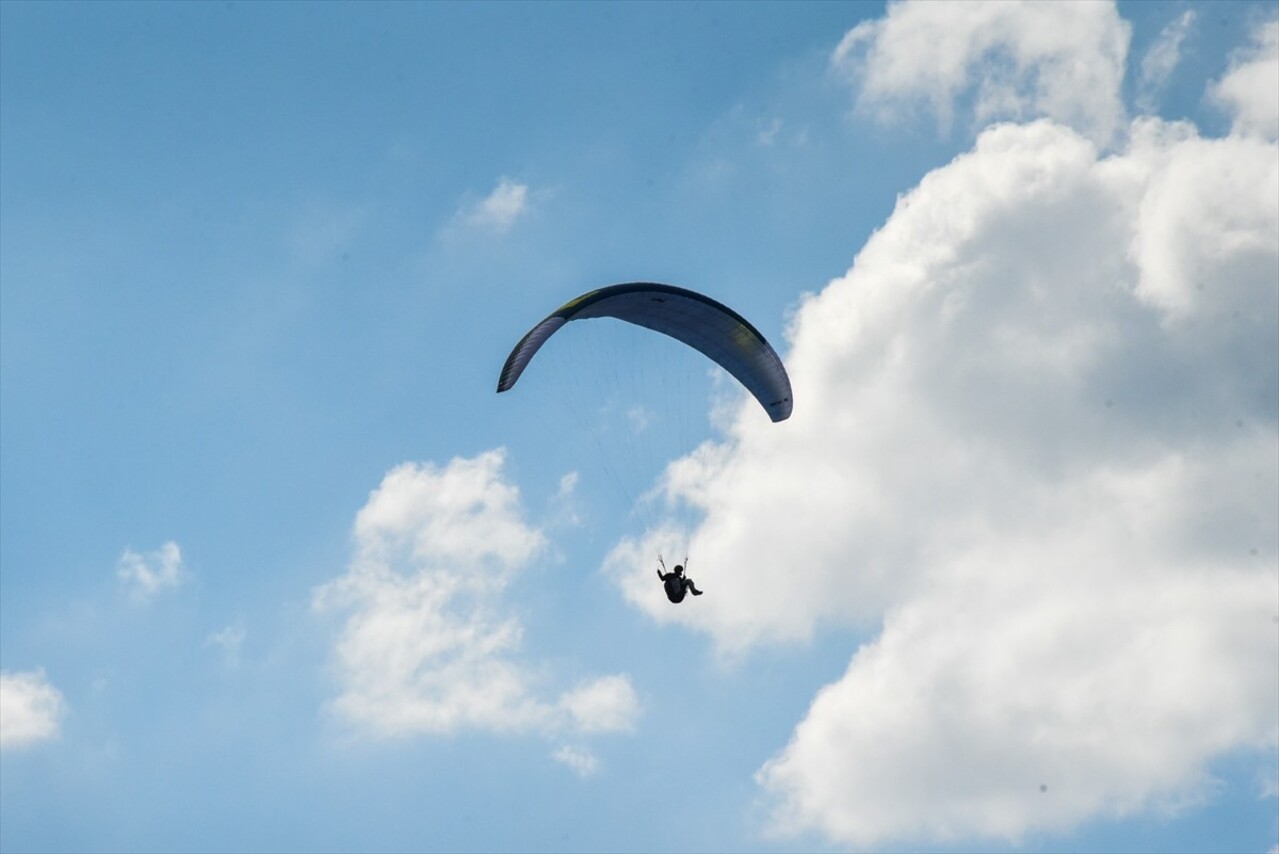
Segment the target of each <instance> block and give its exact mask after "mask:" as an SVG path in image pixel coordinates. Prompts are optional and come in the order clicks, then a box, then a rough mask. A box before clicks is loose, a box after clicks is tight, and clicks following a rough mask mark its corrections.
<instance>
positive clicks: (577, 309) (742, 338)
mask: <svg viewBox="0 0 1279 854" xmlns="http://www.w3.org/2000/svg"><path fill="white" fill-rule="evenodd" d="M596 317H614V318H617V319H618V320H624V321H626V322H627V323H633V324H635V325H637V326H643V327H646V328H648V329H652V330H653V331H654V332H660V333H662V334H663V335H668V336H670V337H671V338H674V339H675V340H677V341H682V342H683V343H685V344H687V345H688V346H690V347H692V348H693V349H695V350H698V351H699V352H701V353H702V354H704V355H705V356H707V357H708V358H710V359H711V360H712V361H714V362H715V363H716V364H718V365H719V366H720V367H722V368H723V369H724V370H726V371H727V372H728V373H729V374H730V375H732V376H733V378H734V379H736V380H737V381H738V382H739V383H741V384H742V385H743V386H745V388H746V390H747V391H749V392H750V393H751V394H752V395H753V396H754V397H755V399H756V400H757V401H759V405H760V406H762V407H764V411H765V412H767V413H768V417H769V418H771V419H773V421H785V420H786V419H787V418H789V417H790V415H791V407H792V400H791V386H790V377H788V376H787V375H786V368H785V366H783V365H782V360H781V359H780V358H779V357H778V355H777V353H776V351H774V350H773V348H772V346H771V345H769V343H768V342H767V341H766V340H764V336H763V335H761V334H760V333H759V330H758V329H756V328H755V327H754V326H752V325H751V324H750V322H749V321H747V320H746V318H744V317H742V316H741V315H740V314H738V313H737V312H735V311H733V310H732V309H731V308H729V307H728V306H726V305H724V304H723V303H720V302H716V301H715V300H713V299H711V298H710V297H708V296H705V295H704V294H699V293H697V292H696V291H690V290H687V289H685V288H678V287H675V286H674V285H663V284H658V283H655V282H631V283H629V284H623V285H612V286H610V287H606V288H600V289H598V290H594V291H588V292H587V293H584V294H582V295H581V296H579V297H577V298H576V299H571V300H569V301H568V302H566V303H564V305H562V306H560V307H559V308H558V309H556V310H555V311H554V312H552V313H551V314H550V315H549V316H547V317H546V319H544V320H543V321H542V322H541V323H538V324H537V325H536V326H534V327H533V328H532V329H530V330H529V331H528V332H527V333H525V335H524V337H523V338H521V339H520V341H519V343H518V344H516V345H515V349H513V350H512V351H511V355H510V356H509V357H507V359H506V364H504V365H503V366H502V373H501V376H500V377H499V378H498V382H497V390H498V392H499V393H500V392H504V391H507V390H509V389H510V388H511V387H512V386H514V385H515V383H516V381H517V380H519V378H520V374H522V373H523V372H524V369H525V368H527V367H528V364H529V362H530V361H532V359H533V356H534V355H536V353H537V351H538V350H539V349H540V348H541V346H542V345H543V344H545V343H546V340H547V339H548V338H550V337H551V336H552V335H554V334H555V333H556V332H558V331H559V329H560V328H561V327H563V326H564V325H565V324H566V323H568V322H569V321H573V320H586V319H589V318H596Z"/></svg>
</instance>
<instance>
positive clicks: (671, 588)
mask: <svg viewBox="0 0 1279 854" xmlns="http://www.w3.org/2000/svg"><path fill="white" fill-rule="evenodd" d="M599 317H612V318H616V319H617V320H623V321H626V322H627V323H631V324H634V325H636V326H640V327H644V328H647V329H651V330H653V331H654V332H660V333H662V334H663V335H666V336H669V337H671V338H674V339H675V340H676V341H680V342H683V343H684V344H687V345H688V346H689V347H692V348H693V349H694V350H697V351H698V352H700V353H702V354H703V355H705V356H706V357H707V358H709V359H711V360H712V361H713V362H715V363H716V364H717V365H719V366H720V367H721V368H723V369H724V370H725V371H727V372H728V374H729V375H731V376H732V377H733V378H734V379H736V380H737V381H738V382H739V383H741V385H742V386H744V387H745V388H746V390H747V391H748V392H750V393H751V395H752V396H753V397H754V398H755V400H756V401H758V402H759V405H760V406H762V407H763V408H764V411H765V412H766V413H768V417H769V418H771V419H772V420H773V421H774V422H778V421H785V420H786V419H787V418H789V417H790V416H791V410H792V407H793V401H792V399H791V385H790V377H789V376H787V374H786V368H785V366H784V365H783V364H782V360H781V358H780V357H778V355H777V352H776V351H775V350H773V348H772V346H771V345H770V344H769V343H768V341H766V340H765V339H764V336H763V335H761V334H760V332H759V330H758V329H756V328H755V327H754V326H752V325H751V324H750V322H749V321H748V320H746V318H744V317H742V316H741V315H740V314H738V313H737V312H735V311H733V310H732V309H731V308H729V307H728V306H726V305H724V304H723V303H720V302H717V301H716V300H714V299H711V298H710V297H708V296H706V295H705V294H699V293H697V292H696V291H690V290H687V289H686V288H679V287H676V286H674V285H663V284H659V283H656V282H631V283H628V284H621V285H611V286H609V287H605V288H599V289H598V290H593V291H588V292H586V293H584V294H582V295H581V296H579V297H576V298H575V299H571V300H569V301H568V302H566V303H564V305H562V306H560V307H559V308H557V309H556V310H555V311H553V312H551V314H550V315H548V316H547V317H546V318H545V319H544V320H542V321H541V322H540V323H538V324H537V325H536V326H534V327H533V328H532V329H530V330H529V331H528V332H526V333H525V334H524V337H523V338H521V339H520V340H519V342H518V343H517V344H516V345H515V348H514V349H513V350H511V354H510V355H509V356H508V357H507V359H506V363H505V364H503V365H502V373H501V375H500V376H499V377H498V381H497V390H498V392H499V393H501V392H504V391H509V390H510V389H511V388H512V387H514V385H515V383H516V382H517V381H518V380H519V378H520V375H521V374H523V373H524V370H525V369H526V368H527V367H528V366H529V363H530V362H531V361H532V360H533V357H534V356H535V355H536V354H537V352H538V350H539V349H541V347H542V345H543V344H545V343H546V342H547V340H548V339H549V338H550V337H551V336H552V335H554V334H555V333H556V332H558V331H559V330H560V329H561V328H562V327H564V326H565V325H566V324H568V323H569V322H570V321H574V320H588V319H591V318H599ZM658 562H659V563H660V564H661V569H659V570H658V571H657V577H658V578H659V579H660V580H661V581H662V584H663V586H664V587H665V590H666V597H667V598H668V599H669V600H670V601H671V602H672V603H676V604H678V603H680V602H683V601H684V597H685V595H686V594H687V593H689V592H691V593H692V594H693V595H694V596H701V595H702V591H701V590H698V589H697V587H696V586H695V585H694V584H693V581H692V579H690V578H688V577H686V576H685V575H684V568H685V566H686V565H687V563H688V559H687V558H685V559H684V564H682V565H677V566H676V567H675V570H674V571H673V572H666V571H665V570H666V564H665V563H664V562H662V558H661V556H660V555H659V556H658Z"/></svg>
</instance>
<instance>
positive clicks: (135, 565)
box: [116, 541, 185, 602]
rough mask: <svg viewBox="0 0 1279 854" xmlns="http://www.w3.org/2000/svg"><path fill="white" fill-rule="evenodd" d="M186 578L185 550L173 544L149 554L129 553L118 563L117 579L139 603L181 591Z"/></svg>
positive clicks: (131, 551) (123, 555) (125, 553)
mask: <svg viewBox="0 0 1279 854" xmlns="http://www.w3.org/2000/svg"><path fill="white" fill-rule="evenodd" d="M184 577H185V573H184V571H183V568H182V550H181V549H179V548H178V544H177V543H175V542H173V541H169V542H167V543H165V544H164V545H162V546H160V548H159V549H158V550H156V551H154V552H148V553H146V554H140V553H138V552H135V551H133V550H132V549H125V550H124V554H122V555H120V560H119V561H118V562H117V563H116V578H118V579H120V582H121V583H122V584H124V585H125V587H127V588H128V590H129V595H130V596H131V597H132V598H133V599H134V601H137V602H146V601H149V600H150V599H152V598H153V597H155V596H156V594H158V593H160V592H161V591H164V590H169V589H172V588H175V587H177V586H178V585H179V584H181V583H182V581H183V579H184Z"/></svg>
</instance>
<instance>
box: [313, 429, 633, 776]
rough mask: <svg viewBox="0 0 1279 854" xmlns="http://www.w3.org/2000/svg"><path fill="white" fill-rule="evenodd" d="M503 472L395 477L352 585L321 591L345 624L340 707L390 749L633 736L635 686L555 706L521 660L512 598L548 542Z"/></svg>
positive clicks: (359, 535)
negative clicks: (485, 737)
mask: <svg viewBox="0 0 1279 854" xmlns="http://www.w3.org/2000/svg"><path fill="white" fill-rule="evenodd" d="M504 461H505V452H504V451H501V450H496V451H490V452H487V453H484V454H481V455H479V456H477V457H474V458H469V459H463V458H458V459H454V460H452V461H451V462H450V463H448V464H447V465H445V466H443V467H438V466H434V465H430V464H411V463H409V464H404V465H401V466H398V467H397V468H395V469H393V470H392V471H390V472H389V473H388V474H387V475H386V477H385V478H384V479H383V481H382V484H381V485H380V486H379V487H378V488H377V489H376V490H375V491H374V492H373V494H372V495H371V496H370V497H369V500H368V502H367V503H366V504H365V506H364V507H363V508H362V509H361V510H360V512H359V514H358V516H357V517H356V522H355V534H354V536H355V556H354V558H353V560H352V561H351V564H350V566H349V568H348V570H347V572H346V574H345V575H343V576H342V577H340V578H338V579H336V580H334V581H332V582H330V583H328V584H325V585H324V586H322V587H320V588H318V589H317V590H316V591H315V596H314V603H315V606H316V608H317V609H319V610H321V611H340V612H346V613H348V614H349V616H348V617H347V619H346V623H345V626H344V628H343V629H342V632H341V635H340V637H339V639H338V642H337V647H336V650H335V669H336V675H337V677H338V680H339V683H340V693H339V695H338V696H337V697H336V699H334V700H333V704H332V705H333V708H334V710H335V711H336V712H337V713H338V714H339V715H340V716H341V717H343V718H344V719H346V720H347V721H349V722H350V723H352V724H354V725H356V726H357V727H359V728H361V729H363V730H365V731H367V732H370V733H372V734H374V735H378V736H383V737H386V736H403V735H413V734H432V733H434V734H441V733H451V732H456V731H459V730H463V729H470V730H488V731H498V732H502V731H505V732H536V733H541V734H544V735H546V736H547V737H550V736H552V735H554V734H557V733H564V732H575V733H579V734H590V733H602V732H614V731H621V730H628V729H630V728H631V727H632V725H633V722H634V720H635V718H636V716H637V715H638V711H639V707H638V701H637V700H636V696H635V692H634V689H633V688H632V687H631V683H630V679H629V677H627V676H625V675H615V676H605V677H601V678H598V679H595V680H589V681H587V682H585V683H584V684H582V685H580V686H578V687H577V688H575V689H573V690H570V691H568V692H566V693H564V694H563V696H562V697H561V698H560V699H558V700H548V699H545V689H544V687H543V686H542V684H541V680H540V679H539V678H538V677H537V674H538V672H539V671H538V668H537V667H535V666H534V665H533V664H530V663H529V662H527V661H525V660H524V659H522V658H521V656H520V649H521V644H522V638H523V627H522V625H521V623H520V621H519V619H518V617H516V616H514V615H513V613H512V611H511V609H510V608H509V606H507V605H506V603H505V600H504V592H505V591H506V590H507V588H508V587H509V586H510V585H511V584H512V583H514V582H515V581H516V579H517V578H518V576H519V574H520V573H521V572H522V571H523V570H524V569H526V568H527V567H528V566H529V564H530V563H531V562H532V561H533V560H534V559H535V558H536V557H537V556H538V555H540V554H542V553H543V552H544V551H545V550H546V548H547V542H546V539H545V536H544V535H543V534H542V532H541V531H539V530H537V529H535V528H533V527H531V526H530V525H529V524H528V523H526V522H525V521H524V518H523V513H522V508H521V505H520V500H519V494H518V491H517V490H516V488H515V487H514V486H512V485H511V484H510V483H509V482H507V481H506V479H505V478H504V476H503V465H504ZM569 764H570V765H571V764H573V763H572V762H570V763H569Z"/></svg>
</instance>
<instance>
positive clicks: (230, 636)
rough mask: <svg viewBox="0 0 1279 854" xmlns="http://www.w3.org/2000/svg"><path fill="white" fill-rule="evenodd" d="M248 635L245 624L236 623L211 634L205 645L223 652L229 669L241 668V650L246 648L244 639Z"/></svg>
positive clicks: (205, 640)
mask: <svg viewBox="0 0 1279 854" xmlns="http://www.w3.org/2000/svg"><path fill="white" fill-rule="evenodd" d="M247 634H248V633H247V631H246V630H245V628H244V624H243V623H241V622H239V621H236V622H234V623H232V624H231V625H229V626H227V627H226V628H224V629H221V630H219V631H216V632H213V633H212V634H210V635H209V636H208V637H207V638H205V639H204V645H205V646H206V647H215V648H217V649H220V650H222V657H223V661H224V662H225V663H226V666H227V667H230V668H235V667H239V666H240V648H241V647H243V646H244V639H245V637H246V636H247Z"/></svg>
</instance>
